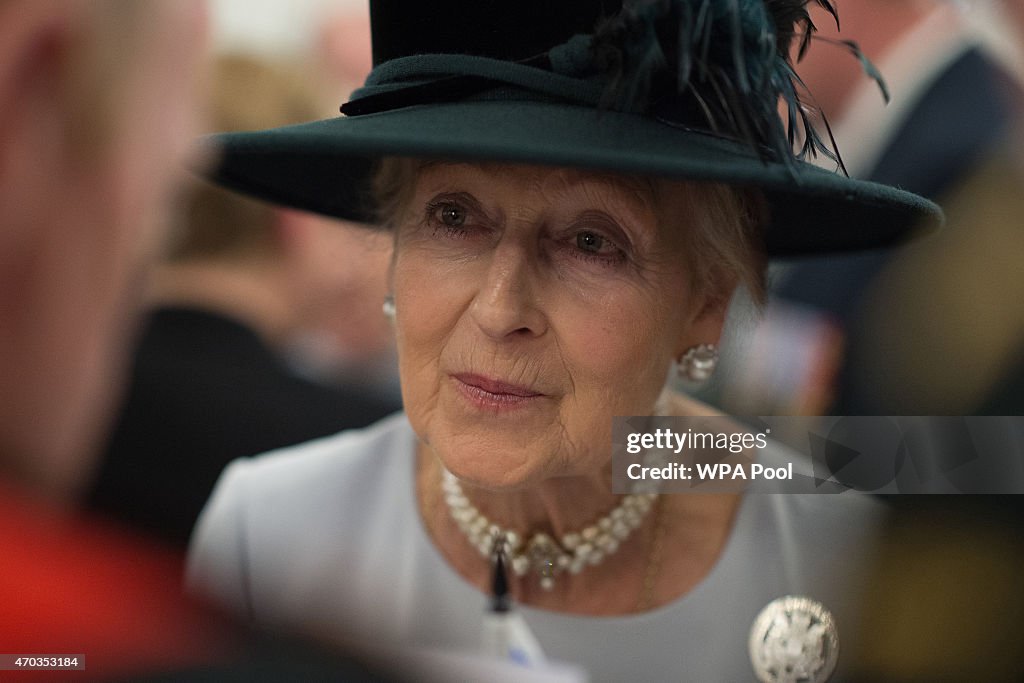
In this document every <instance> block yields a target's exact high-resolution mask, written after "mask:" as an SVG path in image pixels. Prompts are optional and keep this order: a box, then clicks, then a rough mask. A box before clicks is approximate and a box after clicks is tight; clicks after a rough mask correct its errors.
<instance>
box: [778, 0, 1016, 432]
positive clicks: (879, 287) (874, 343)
mask: <svg viewBox="0 0 1024 683" xmlns="http://www.w3.org/2000/svg"><path fill="white" fill-rule="evenodd" d="M841 18H842V28H843V31H842V34H836V33H835V30H834V25H833V24H831V23H830V20H828V19H826V18H825V15H823V13H822V15H821V16H819V17H818V19H819V21H818V25H819V26H820V27H821V28H822V33H823V34H824V35H827V36H830V37H837V38H841V37H844V36H846V35H850V36H854V37H856V38H857V39H858V40H859V41H860V43H861V47H862V48H863V49H864V52H865V53H867V54H868V55H869V57H872V58H873V59H876V64H877V65H878V66H879V68H880V70H881V71H882V72H883V75H884V76H885V77H886V79H887V81H889V86H890V89H891V90H892V93H893V100H892V102H891V103H890V104H889V106H888V107H883V106H882V100H881V97H880V96H879V95H878V93H877V92H875V93H870V92H863V91H855V90H854V88H853V86H852V85H851V84H852V83H853V82H854V80H853V78H854V76H855V75H856V73H857V72H858V70H859V68H860V66H859V64H857V61H856V60H854V59H850V58H848V56H847V55H846V54H845V53H844V51H843V50H842V49H841V48H838V47H837V48H836V49H835V50H833V51H831V54H829V51H828V50H824V49H820V50H816V51H812V53H815V54H812V55H810V56H809V57H808V59H807V61H806V63H804V64H803V65H802V67H801V73H802V75H803V77H804V79H805V81H807V83H808V86H809V87H810V90H811V91H812V92H814V93H815V96H816V97H817V98H818V103H819V104H820V106H821V107H822V109H823V110H824V112H825V114H826V116H828V118H829V120H830V121H831V122H832V124H833V126H834V129H835V131H836V137H837V138H838V143H839V148H840V151H841V152H842V153H843V155H844V159H845V161H846V162H847V167H848V168H849V170H850V173H851V175H855V176H858V177H863V178H866V179H869V180H875V181H879V182H883V183H887V184H892V185H896V186H899V187H902V188H904V189H906V190H910V191H912V192H916V193H918V194H921V195H923V196H926V197H928V198H930V199H933V200H935V201H937V202H939V203H944V202H945V201H947V200H949V199H950V198H952V197H954V196H955V195H957V194H958V193H959V191H960V189H961V188H963V187H965V186H966V185H967V184H968V183H969V182H970V180H971V179H972V178H973V177H974V176H975V174H976V173H977V172H978V170H979V169H980V168H982V167H983V166H984V165H985V164H986V163H987V161H988V160H990V159H991V158H992V157H993V156H994V155H996V154H997V153H998V152H999V150H1001V148H1005V147H1006V144H1007V142H1006V141H1007V138H1008V134H1009V130H1010V128H1011V124H1012V123H1013V122H1014V118H1015V116H1016V110H1015V105H1014V102H1013V93H1014V92H1015V90H1016V86H1015V85H1014V84H1013V83H1012V81H1011V79H1010V77H1009V76H1008V75H1007V74H1006V73H1005V72H1004V71H1003V70H1002V69H1001V68H1000V67H999V66H998V65H997V64H996V63H995V62H994V61H993V59H992V58H990V57H989V56H988V55H987V53H986V52H985V51H984V50H983V49H981V47H980V46H979V45H978V44H976V42H975V41H974V40H973V39H971V38H970V34H969V31H968V30H967V28H966V26H965V23H964V20H963V17H961V16H960V15H959V11H958V10H957V8H956V7H955V6H954V5H953V3H943V2H935V3H927V2H925V3H915V2H904V1H893V0H862V1H861V2H858V3H852V4H849V5H843V6H842V13H841ZM815 58H817V59H818V60H819V61H814V60H815ZM823 58H824V59H823ZM978 215H979V216H980V214H978ZM969 216H970V211H965V212H963V213H962V214H958V216H957V220H956V221H952V220H951V221H950V225H949V227H948V228H947V230H948V231H960V232H962V233H969V232H971V231H974V230H981V229H984V226H981V225H974V226H972V225H971V223H972V222H977V221H972V220H971V219H970V217H969ZM822 229H823V230H827V229H828V226H827V225H824V226H822ZM938 239H939V240H942V239H947V238H944V237H941V236H940V237H939V238H938ZM934 244H937V242H935V241H934V240H933V239H932V238H929V239H926V240H923V241H922V242H921V243H920V245H913V246H911V247H910V248H909V249H908V250H907V251H906V252H901V251H900V250H895V251H893V250H885V251H879V252H874V253H865V254H858V255H855V256H842V255H837V256H833V257H827V258H818V259H814V260H808V261H801V262H795V263H792V264H789V265H788V267H786V268H785V269H784V270H783V272H782V274H781V275H780V277H779V278H778V285H777V287H776V290H775V295H776V297H777V298H778V299H781V300H782V301H783V302H784V303H789V304H798V305H801V306H806V307H810V308H811V309H813V310H814V311H816V312H818V313H819V314H821V315H824V316H826V317H827V319H829V320H830V321H833V322H835V323H837V324H838V325H839V326H840V327H842V328H843V329H844V330H845V331H846V333H847V356H846V360H845V362H844V363H843V365H842V367H841V369H840V371H839V376H838V379H837V387H836V392H835V401H834V403H833V405H832V406H831V410H830V411H829V412H832V413H835V414H869V415H870V414H904V415H917V414H934V413H964V412H973V411H975V410H978V409H980V406H981V401H979V400H978V399H977V398H976V397H973V398H970V399H968V398H967V397H966V394H965V395H964V397H963V398H959V397H957V396H956V395H955V393H956V392H952V391H945V392H938V391H931V392H929V391H928V390H926V389H925V388H924V387H922V386H920V384H921V382H919V381H915V379H914V378H913V377H912V376H907V375H905V374H904V375H902V377H903V378H904V379H902V380H901V381H899V382H893V381H892V380H893V378H894V377H896V376H900V374H901V372H902V371H903V370H905V369H906V367H907V366H906V363H905V361H906V360H907V358H908V357H909V356H916V357H918V358H921V357H922V356H921V354H922V353H924V354H926V355H927V356H928V357H930V358H932V359H933V361H934V362H935V367H934V368H933V370H932V371H933V372H935V373H941V372H945V370H944V369H943V368H942V365H943V364H946V363H953V364H955V362H956V357H955V354H954V355H952V356H951V355H949V354H948V353H947V352H945V351H941V350H940V347H941V344H939V343H938V342H937V337H938V336H940V335H949V334H953V333H954V329H953V328H954V327H955V326H958V325H961V326H966V327H969V326H970V325H971V324H972V316H970V315H966V316H965V317H964V318H963V319H961V320H957V319H954V318H952V317H951V316H949V315H946V316H942V317H939V318H935V317H933V318H931V320H932V321H933V322H934V320H936V319H939V320H943V321H944V324H945V325H946V329H944V330H941V331H940V330H932V331H931V332H929V333H925V330H924V328H922V327H916V326H915V325H914V324H913V322H912V320H911V316H910V315H909V314H907V313H906V310H905V309H907V308H912V307H913V304H909V303H908V304H907V305H906V306H905V307H904V310H900V309H898V308H894V307H891V301H892V299H893V297H895V296H904V295H906V294H907V292H908V291H910V289H911V285H912V282H913V281H914V279H913V278H911V279H907V278H908V277H909V275H907V274H906V272H905V271H900V272H904V276H903V277H899V276H894V275H892V273H893V272H896V270H895V269H896V268H898V267H899V266H897V265H894V264H897V263H898V262H899V261H901V260H903V259H904V258H906V255H907V254H909V255H910V256H909V258H910V259H913V258H914V254H915V253H924V251H925V250H930V249H934V248H935V247H934V246H933V245H934ZM942 248H943V249H951V248H956V247H954V246H953V245H952V244H950V245H949V246H948V247H942ZM996 249H997V250H998V249H999V248H998V247H996ZM915 250H917V251H915ZM920 269H921V267H920V266H919V267H918V271H920ZM885 271H889V272H890V276H888V277H887V278H886V279H884V280H883V279H882V278H881V275H882V273H883V272H885ZM917 280H920V278H917ZM921 286H922V287H924V288H925V289H928V288H929V285H927V284H926V283H923V284H921ZM1000 294H1002V293H1001V292H998V291H996V292H992V293H991V297H992V298H991V300H990V301H988V302H987V303H986V305H996V306H999V305H1012V302H1009V301H1002V302H1000V299H999V297H1000ZM960 348H962V349H963V350H964V353H965V354H966V353H967V351H966V349H967V348H968V347H967V346H965V345H962V344H961V345H960ZM979 353H980V354H986V353H989V352H988V351H986V350H981V351H979V352H978V353H975V354H974V358H973V359H976V358H977V355H978V354H979ZM989 355H992V356H993V357H992V358H991V363H998V362H1001V360H1000V359H998V358H995V357H994V355H993V354H989ZM926 372H927V371H926ZM894 373H895V374H894ZM970 374H971V373H964V375H965V376H963V377H962V380H963V381H965V382H967V383H970V382H972V381H980V380H979V377H980V376H981V375H984V374H985V373H984V372H981V373H979V375H978V376H974V377H972V376H970ZM887 378H888V380H887ZM908 384H916V385H918V386H914V387H911V386H907V385H908ZM978 391H981V393H984V391H982V390H977V391H975V393H978Z"/></svg>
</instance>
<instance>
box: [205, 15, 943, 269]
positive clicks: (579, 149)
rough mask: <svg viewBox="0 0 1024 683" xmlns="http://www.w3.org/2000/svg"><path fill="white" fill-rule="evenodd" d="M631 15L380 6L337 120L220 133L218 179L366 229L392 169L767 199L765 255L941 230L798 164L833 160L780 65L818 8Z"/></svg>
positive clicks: (911, 199)
mask: <svg viewBox="0 0 1024 683" xmlns="http://www.w3.org/2000/svg"><path fill="white" fill-rule="evenodd" d="M817 2H818V4H821V5H822V6H824V7H826V8H827V9H829V10H831V9H832V8H831V4H830V3H829V2H828V0H817ZM623 4H624V5H625V7H621V6H619V3H616V2H611V1H607V2H602V1H601V0H574V1H571V2H567V1H565V0H558V1H552V0H515V1H512V0H504V1H498V0H491V1H484V0H473V1H469V0H467V1H465V2H456V1H455V0H449V1H447V2H444V1H442V2H429V3H427V2H422V3H412V2H408V3H406V2H396V1H394V0H392V1H383V0H378V1H376V2H371V18H372V25H373V46H374V48H373V49H374V65H375V67H374V70H373V73H372V74H371V75H370V77H369V78H368V79H367V82H366V85H365V86H364V87H363V88H361V89H360V90H357V91H356V92H355V93H353V96H352V99H351V100H350V101H349V102H348V103H347V104H345V105H344V106H343V107H342V112H343V113H344V116H341V117H339V118H335V119H329V120H326V121H316V122H312V123H307V124H301V125H297V126H288V127H285V128H277V129H273V130H268V131H259V132H248V133H231V134H225V135H219V136H215V138H214V139H215V140H216V142H218V143H219V144H220V145H222V146H223V157H222V160H221V163H220V165H219V166H218V167H217V169H216V170H215V172H214V174H213V175H214V178H215V179H216V180H217V181H218V182H220V183H221V184H223V185H226V186H228V187H231V188H233V189H236V190H239V191H242V192H245V193H247V194H252V195H255V196H257V197H261V198H263V199H267V200H270V201H273V202H277V203H281V204H286V205H289V206H294V207H297V208H302V209H308V210H311V211H316V212H318V213H323V214H327V215H330V216H336V217H339V218H343V219H347V220H357V221H366V220H372V217H373V206H372V201H371V200H370V195H369V182H368V181H369V177H370V175H371V173H372V171H373V168H374V163H375V161H376V160H378V159H380V158H382V157H388V156H400V157H422V158H440V159H452V160H468V161H501V162H511V163H524V164H540V165H550V166H567V167H580V168H589V169H600V170H608V171H614V172H619V173H625V174H638V175H651V176H662V177H667V178H676V179H688V180H695V181H714V182H721V183H726V184H729V185H735V186H739V187H749V188H757V189H760V190H761V191H762V192H763V194H764V196H765V198H766V199H767V203H768V209H769V218H768V223H767V225H766V227H765V233H764V234H765V241H766V245H767V249H768V252H769V253H770V254H772V255H793V254H808V253H822V252H830V251H846V250H853V249H864V248H872V247H884V246H890V245H893V244H897V243H899V242H901V241H904V240H905V239H907V238H908V237H909V236H910V235H911V234H913V233H914V232H915V231H919V230H924V229H929V228H932V227H934V226H936V225H937V224H938V223H939V222H940V221H941V212H940V211H939V209H938V207H937V206H935V205H934V204H932V203H931V202H929V201H927V200H925V199H922V198H921V197H918V196H916V195H913V194H910V193H907V192H903V191H901V190H898V189H895V188H891V187H888V186H885V185H879V184H876V183H869V182H863V181H857V180H851V179H849V178H847V177H846V176H845V174H843V173H840V172H831V171H827V170H823V169H821V168H818V167H816V166H814V165H812V164H810V163H808V162H807V161H806V158H807V157H809V156H813V155H815V154H825V155H827V156H829V157H833V156H834V151H833V150H832V149H831V148H830V147H829V146H828V145H827V144H825V143H824V142H823V141H822V140H821V139H819V138H818V136H817V135H816V134H815V133H814V131H813V128H812V127H811V126H810V124H809V122H808V120H807V114H806V110H805V108H804V107H803V106H802V105H801V103H800V98H799V94H800V93H799V90H800V87H801V84H800V81H799V78H798V77H797V76H796V74H795V73H794V71H793V69H792V66H791V64H790V61H789V59H788V56H789V53H790V47H791V43H792V42H793V41H794V40H797V39H798V38H799V40H800V41H801V43H800V52H801V54H802V52H803V50H804V49H806V45H807V41H808V40H809V38H810V36H811V34H812V32H813V28H814V27H813V24H811V23H810V19H809V17H808V15H807V12H806V8H805V6H806V5H807V4H808V0H643V1H638V2H629V1H628V0H627V2H625V3H623ZM780 102H781V103H783V106H784V107H787V108H788V110H789V116H788V117H787V119H788V120H787V121H786V122H784V121H783V119H782V117H780V116H779V114H778V111H779V104H780ZM840 166H841V164H840Z"/></svg>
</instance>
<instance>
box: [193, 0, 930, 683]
mask: <svg viewBox="0 0 1024 683" xmlns="http://www.w3.org/2000/svg"><path fill="white" fill-rule="evenodd" d="M609 4H610V3H601V2H583V1H581V2H571V3H551V2H529V3H525V4H524V3H523V2H515V3H489V4H488V6H487V7H482V6H479V5H478V4H470V3H467V4H466V6H456V5H458V3H441V4H440V5H438V4H437V3H430V4H426V3H422V4H419V5H416V6H413V5H404V6H403V7H402V9H401V11H400V13H398V10H396V8H395V7H394V3H378V4H372V10H373V25H374V58H375V63H376V68H375V71H374V73H373V74H372V75H371V77H370V79H369V80H368V82H367V86H366V87H365V88H363V89H362V90H360V91H357V92H356V93H355V94H354V96H353V99H352V100H351V101H350V102H349V103H348V104H346V105H345V106H344V107H343V112H344V113H345V114H347V116H345V117H342V118H340V119H335V120H330V121H324V122H315V123H312V124H304V125H301V126H297V127H291V128H285V129H278V130H275V131H269V132H262V133H251V134H236V135H232V136H227V137H225V138H224V140H223V141H224V144H225V146H226V147H225V149H226V156H225V161H224V163H223V164H222V166H221V168H220V170H219V172H218V177H219V179H220V180H221V182H223V183H225V184H226V185H229V186H231V187H234V188H237V189H240V190H243V191H246V192H250V193H255V194H258V195H260V196H263V197H267V198H271V199H274V200H277V201H281V202H285V203H288V204H291V205H295V206H300V207H303V208H308V209H313V210H317V211H321V212H324V213H328V214H332V215H338V216H344V217H347V218H354V217H363V218H369V217H374V218H376V219H377V221H378V222H381V223H383V224H384V225H385V226H387V227H388V228H389V229H391V230H393V232H394V237H395V246H396V249H395V257H394V262H393V288H394V289H393V291H394V294H393V298H391V297H389V299H388V300H387V301H386V302H385V312H386V313H388V314H389V315H390V316H392V317H393V320H394V327H395V334H396V337H397V343H398V349H399V357H400V374H401V381H402V391H403V399H404V405H405V412H404V413H403V414H400V415H397V416H395V417H392V418H389V419H387V420H385V421H384V422H382V423H379V424H378V425H376V426H374V427H371V428H369V429H367V430H365V431H361V432H347V433H344V434H341V435H338V436H337V437H332V438H328V439H325V440H321V441H317V442H314V443H310V444H307V445H303V446H299V447H297V448H294V449H290V450H287V451H284V452H280V453H275V454H273V455H269V456H265V457H261V458H257V459H251V460H245V461H239V462H236V463H235V464H233V465H232V466H231V467H230V468H229V469H228V470H227V472H226V473H225V474H224V476H223V478H222V481H221V483H220V484H219V486H218V489H217V491H216V492H215V494H214V496H213V499H212V500H211V502H210V504H209V505H208V508H207V510H206V512H205V513H204V515H203V518H202V519H201V521H200V524H199V526H198V529H197V532H196V535H195V537H194V541H193V554H192V558H191V564H190V581H191V583H192V584H193V585H194V586H197V587H199V588H200V589H201V590H204V591H207V592H210V593H213V594H214V595H216V596H218V597H219V598H220V599H222V600H224V601H226V602H228V603H230V604H232V605H233V606H235V607H236V608H237V609H239V610H241V611H243V612H245V613H247V614H250V615H252V616H253V617H254V618H256V619H258V620H261V621H268V622H273V623H283V624H303V625H310V624H315V625H317V626H318V627H319V628H328V629H334V630H336V631H337V632H339V633H342V634H347V635H349V636H351V635H353V634H354V635H357V636H360V637H364V638H373V639H378V640H380V641H383V642H387V643H400V644H408V645H419V646H433V647H443V648H456V649H459V648H461V649H473V648H475V647H476V646H477V643H478V641H479V632H480V628H481V620H482V616H483V605H484V603H485V600H484V597H483V594H485V593H487V592H488V591H489V589H490V578H491V574H492V567H491V562H490V560H489V554H490V552H491V549H492V547H493V543H494V542H493V538H494V537H495V535H499V534H504V536H505V538H506V539H507V540H508V541H509V543H508V545H509V548H508V553H509V555H510V561H511V565H512V567H513V570H514V571H513V572H512V575H513V578H512V585H511V592H512V594H513V596H514V598H515V599H516V600H517V601H518V602H519V603H520V604H521V605H523V608H522V613H523V615H524V617H525V620H526V622H527V623H528V625H529V627H530V628H531V629H532V631H533V632H534V634H535V635H536V636H537V638H538V640H539V643H540V645H541V647H542V648H543V649H544V650H545V651H546V652H547V654H548V655H549V656H551V657H553V658H557V659H561V660H566V661H571V662H578V663H581V664H583V665H584V666H585V667H587V668H588V669H589V672H590V674H591V676H592V677H593V678H594V679H597V680H614V681H622V680H693V681H742V680H753V679H754V676H755V673H756V675H757V676H759V677H760V678H761V679H762V680H798V679H799V680H825V678H826V677H827V676H828V675H829V674H830V673H831V672H832V669H833V666H834V664H835V658H836V652H837V648H838V641H837V637H838V636H837V633H842V634H844V637H845V636H848V635H850V632H851V631H852V630H853V624H852V619H853V612H852V609H851V608H852V607H854V606H855V605H854V604H851V603H853V602H854V601H853V600H851V598H852V597H853V596H855V595H856V590H857V585H858V583H857V582H858V574H857V571H856V569H857V566H858V564H859V561H860V560H862V559H863V558H864V557H865V555H866V550H867V544H868V543H869V542H870V539H871V536H872V533H873V531H874V526H875V524H876V522H877V520H878V514H879V511H878V510H877V509H876V508H875V506H874V504H873V503H871V502H870V501H869V500H867V499H865V498H857V497H853V496H837V497H831V496H788V497H786V496H764V495H755V494H750V495H741V494H737V493H722V494H719V495H678V496H660V497H655V496H625V497H623V496H617V495H614V494H613V493H612V490H611V486H610V481H611V457H610V454H611V428H610V427H611V421H612V417H613V416H615V415H653V414H660V415H699V414H706V413H707V412H709V409H708V408H706V407H704V406H701V405H699V404H697V403H696V402H693V401H691V400H688V399H684V398H683V397H681V396H680V395H678V394H675V393H673V392H671V391H666V390H665V379H666V373H667V371H668V369H669V368H670V367H671V366H672V365H673V363H675V364H676V365H677V366H678V370H679V372H681V373H682V374H684V375H687V376H690V377H695V378H698V377H701V376H704V375H706V374H707V371H708V369H709V365H711V364H713V362H714V360H715V358H716V355H715V352H714V345H715V344H717V343H718V341H719V337H720V335H721V332H722V326H723V320H724V317H725V312H726V307H727V304H728V302H729V300H730V297H731V295H732V294H733V292H734V290H735V289H736V288H737V287H739V286H742V287H745V288H746V289H748V290H750V291H751V292H752V294H753V296H754V298H755V299H760V298H762V297H763V272H764V267H765V261H766V258H767V256H770V255H775V254H794V253H810V252H821V251H827V250H842V249H855V248H862V247H868V246H881V245H887V244H892V243H895V242H897V241H898V240H900V239H901V238H902V237H904V236H905V235H906V234H907V232H908V230H909V229H910V227H911V226H912V225H913V224H914V223H916V222H919V221H921V220H925V221H927V220H934V218H935V211H936V210H935V208H934V207H933V206H932V205H930V204H928V203H927V202H924V201H923V200H920V199H918V198H916V197H914V196H912V195H908V194H905V193H901V192H899V191H896V190H893V189H890V188H886V187H881V186H877V185H871V184H866V183H862V182H856V181H852V180H849V179H847V178H845V177H843V176H841V175H838V174H835V173H831V172H826V171H823V170H819V169H817V168H814V167H812V166H810V165H809V164H807V163H805V162H804V161H802V157H803V156H804V155H806V154H808V153H812V152H814V151H815V150H817V149H819V148H822V147H823V146H822V145H820V143H819V141H818V140H817V138H816V136H815V135H814V134H813V132H812V131H811V130H810V129H809V128H807V127H806V122H805V121H804V119H803V109H802V107H801V105H800V103H799V102H798V100H797V98H796V92H795V86H794V83H795V82H797V81H796V77H795V75H794V74H793V72H792V71H791V66H790V63H789V61H788V55H789V50H790V47H791V45H790V43H791V42H792V41H793V38H794V36H795V35H798V34H799V33H800V32H801V31H802V32H803V35H809V34H810V32H811V31H812V30H813V27H812V26H810V24H809V21H807V20H806V13H805V8H804V5H805V4H806V3H805V2H763V1H762V0H737V1H736V2H711V1H709V0H703V1H700V0H675V1H673V2H668V1H661V2H649V3H635V4H633V5H631V6H628V7H626V8H625V9H623V10H622V11H621V12H617V13H612V12H611V9H612V8H610V7H608V5H609ZM822 4H825V5H828V3H827V2H823V3H822ZM481 5H482V3H481ZM780 98H781V100H782V101H783V102H784V103H786V104H787V105H788V107H789V115H788V119H789V120H788V126H789V130H788V131H787V124H785V123H784V122H783V121H782V120H781V119H780V118H779V115H778V113H777V111H778V109H777V105H778V102H779V101H780ZM801 122H803V123H804V126H801V125H800V124H801ZM787 133H789V135H787ZM794 137H795V138H796V139H798V140H799V139H803V140H804V141H805V143H804V145H803V147H802V149H801V150H800V152H799V153H794V152H793V140H794ZM374 162H376V163H374ZM371 179H372V181H371ZM367 196H372V197H373V201H372V203H370V204H369V205H368V203H367V201H366V197H367ZM784 596H806V598H807V599H805V600H803V602H799V603H797V602H790V603H787V605H788V606H784V607H777V609H776V611H775V612H768V615H769V616H768V622H769V623H770V624H774V625H775V627H777V629H776V631H775V632H773V633H772V634H770V635H769V636H765V635H764V634H763V633H762V634H758V633H755V634H753V635H754V637H753V638H751V635H752V634H751V625H752V623H753V622H754V621H755V619H756V618H757V617H758V614H759V612H761V610H762V608H764V607H765V606H766V605H768V604H769V603H772V602H773V601H774V600H776V599H778V598H781V597H784ZM759 623H761V624H762V626H763V624H764V623H765V622H764V621H763V620H762V621H761V622H759ZM836 627H838V628H836ZM755 631H756V629H755ZM750 640H752V641H753V642H754V646H753V650H754V651H752V652H751V657H752V658H753V662H752V661H751V658H750V657H748V655H747V650H748V641H750ZM844 642H845V641H844ZM752 667H753V668H752ZM801 672H802V673H801ZM800 676H803V678H800Z"/></svg>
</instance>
